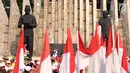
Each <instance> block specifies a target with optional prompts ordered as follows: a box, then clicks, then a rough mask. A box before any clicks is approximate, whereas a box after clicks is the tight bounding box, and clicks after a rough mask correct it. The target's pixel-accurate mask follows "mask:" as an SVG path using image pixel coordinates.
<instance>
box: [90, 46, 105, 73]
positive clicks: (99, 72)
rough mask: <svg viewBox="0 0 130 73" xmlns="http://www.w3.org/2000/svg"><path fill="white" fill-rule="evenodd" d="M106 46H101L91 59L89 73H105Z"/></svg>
mask: <svg viewBox="0 0 130 73" xmlns="http://www.w3.org/2000/svg"><path fill="white" fill-rule="evenodd" d="M105 54H106V48H105V47H103V46H101V47H100V49H99V50H98V51H97V52H96V53H94V54H93V55H92V56H91V58H90V61H89V67H88V73H105V59H106V57H105Z"/></svg>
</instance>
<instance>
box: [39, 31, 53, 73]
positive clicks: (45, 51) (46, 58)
mask: <svg viewBox="0 0 130 73" xmlns="http://www.w3.org/2000/svg"><path fill="white" fill-rule="evenodd" d="M39 73H52V67H51V57H50V44H49V36H48V31H47V30H46V33H45V37H44V43H43V48H42V53H41V60H40V71H39Z"/></svg>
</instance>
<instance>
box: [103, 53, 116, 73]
mask: <svg viewBox="0 0 130 73" xmlns="http://www.w3.org/2000/svg"><path fill="white" fill-rule="evenodd" d="M113 67H114V65H113V55H112V54H110V55H109V56H108V57H107V59H106V69H105V73H114V69H113Z"/></svg>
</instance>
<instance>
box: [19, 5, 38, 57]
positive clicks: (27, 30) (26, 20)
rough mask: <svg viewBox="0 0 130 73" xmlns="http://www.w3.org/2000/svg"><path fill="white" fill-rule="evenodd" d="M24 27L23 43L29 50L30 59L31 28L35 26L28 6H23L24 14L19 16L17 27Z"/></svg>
mask: <svg viewBox="0 0 130 73" xmlns="http://www.w3.org/2000/svg"><path fill="white" fill-rule="evenodd" d="M21 27H23V28H24V44H26V49H27V50H28V51H29V55H28V57H29V58H30V59H31V58H32V55H33V36H34V32H33V28H36V27H37V21H36V18H35V17H34V16H33V15H31V14H30V6H29V5H26V6H25V14H24V15H22V16H21V17H20V18H19V22H18V28H21Z"/></svg>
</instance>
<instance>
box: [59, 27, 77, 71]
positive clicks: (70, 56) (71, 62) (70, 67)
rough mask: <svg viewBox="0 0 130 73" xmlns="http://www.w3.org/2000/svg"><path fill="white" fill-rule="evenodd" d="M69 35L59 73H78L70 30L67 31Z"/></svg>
mask: <svg viewBox="0 0 130 73" xmlns="http://www.w3.org/2000/svg"><path fill="white" fill-rule="evenodd" d="M67 35H68V37H67V41H66V45H65V48H64V54H63V55H62V61H61V64H60V69H59V73H76V65H75V59H74V48H73V44H72V38H71V34H70V29H67Z"/></svg>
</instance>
